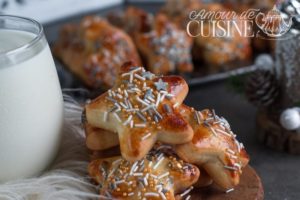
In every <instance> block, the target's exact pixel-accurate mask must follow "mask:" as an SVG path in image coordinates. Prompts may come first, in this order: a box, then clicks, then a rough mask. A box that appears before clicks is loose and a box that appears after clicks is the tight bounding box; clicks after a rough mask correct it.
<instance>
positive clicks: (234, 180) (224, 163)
mask: <svg viewBox="0 0 300 200" xmlns="http://www.w3.org/2000/svg"><path fill="white" fill-rule="evenodd" d="M183 107H184V106H182V108H183ZM182 113H183V115H185V116H186V118H187V120H188V121H189V123H190V124H191V125H192V127H193V130H194V137H193V140H192V141H191V142H188V143H186V144H182V145H176V146H175V151H176V153H177V154H178V155H179V157H180V158H182V159H183V160H185V161H186V162H189V163H193V164H196V165H198V166H199V167H201V168H204V169H205V170H206V172H207V173H208V174H209V176H210V177H211V178H212V179H213V180H214V181H215V182H216V183H217V184H218V185H219V186H220V187H222V188H224V189H231V188H233V187H234V186H235V185H237V184H238V183H239V178H240V175H241V173H242V167H244V166H245V165H247V163H248V161H249V156H248V155H247V153H246V151H245V149H244V147H243V145H242V144H240V143H239V142H238V141H237V140H236V138H235V135H234V134H233V133H232V131H231V130H230V126H229V124H228V122H227V121H226V120H225V119H224V118H220V117H218V116H217V115H215V113H214V112H211V111H209V110H204V111H202V112H199V111H195V110H194V109H192V108H189V107H187V106H185V109H183V110H182Z"/></svg>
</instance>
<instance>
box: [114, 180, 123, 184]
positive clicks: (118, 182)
mask: <svg viewBox="0 0 300 200" xmlns="http://www.w3.org/2000/svg"><path fill="white" fill-rule="evenodd" d="M124 182H125V180H119V181H116V182H115V184H116V185H119V184H121V183H124Z"/></svg>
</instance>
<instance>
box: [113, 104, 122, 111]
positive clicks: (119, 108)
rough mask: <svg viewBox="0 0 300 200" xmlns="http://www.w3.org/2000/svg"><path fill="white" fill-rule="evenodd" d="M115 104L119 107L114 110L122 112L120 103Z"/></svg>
mask: <svg viewBox="0 0 300 200" xmlns="http://www.w3.org/2000/svg"><path fill="white" fill-rule="evenodd" d="M115 106H116V107H117V109H116V110H115V111H114V112H120V111H121V106H120V105H119V104H118V103H115Z"/></svg>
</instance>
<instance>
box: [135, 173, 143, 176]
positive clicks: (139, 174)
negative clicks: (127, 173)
mask: <svg viewBox="0 0 300 200" xmlns="http://www.w3.org/2000/svg"><path fill="white" fill-rule="evenodd" d="M143 175H144V174H143V173H133V176H143Z"/></svg>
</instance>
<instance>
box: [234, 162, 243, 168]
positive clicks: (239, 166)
mask: <svg viewBox="0 0 300 200" xmlns="http://www.w3.org/2000/svg"><path fill="white" fill-rule="evenodd" d="M233 166H235V167H237V168H238V169H242V166H241V165H240V164H238V163H234V164H233Z"/></svg>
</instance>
